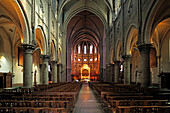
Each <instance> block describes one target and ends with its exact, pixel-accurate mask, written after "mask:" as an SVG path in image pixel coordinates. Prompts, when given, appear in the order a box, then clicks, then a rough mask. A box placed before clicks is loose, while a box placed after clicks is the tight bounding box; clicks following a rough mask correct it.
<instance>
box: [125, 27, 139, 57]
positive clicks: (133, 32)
mask: <svg viewBox="0 0 170 113" xmlns="http://www.w3.org/2000/svg"><path fill="white" fill-rule="evenodd" d="M137 34H138V31H137V27H136V26H135V25H132V26H130V28H129V30H128V33H127V36H126V39H125V49H126V50H125V51H126V55H130V54H131V51H132V48H133V45H134V44H135V43H136V42H137V38H138V37H137Z"/></svg>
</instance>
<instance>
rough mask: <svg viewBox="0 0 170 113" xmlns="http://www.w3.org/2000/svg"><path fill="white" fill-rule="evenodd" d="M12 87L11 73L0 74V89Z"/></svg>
mask: <svg viewBox="0 0 170 113" xmlns="http://www.w3.org/2000/svg"><path fill="white" fill-rule="evenodd" d="M10 87H12V73H0V88H10Z"/></svg>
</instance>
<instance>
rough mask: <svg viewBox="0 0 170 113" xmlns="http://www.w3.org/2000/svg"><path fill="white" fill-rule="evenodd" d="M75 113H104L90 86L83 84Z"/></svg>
mask: <svg viewBox="0 0 170 113" xmlns="http://www.w3.org/2000/svg"><path fill="white" fill-rule="evenodd" d="M73 113H103V112H102V110H101V109H100V104H99V103H98V102H97V100H96V98H95V96H94V94H93V92H92V90H91V89H90V87H89V86H88V84H85V83H84V84H83V85H82V88H81V90H80V93H79V97H78V100H77V102H76V104H75V108H74V112H73Z"/></svg>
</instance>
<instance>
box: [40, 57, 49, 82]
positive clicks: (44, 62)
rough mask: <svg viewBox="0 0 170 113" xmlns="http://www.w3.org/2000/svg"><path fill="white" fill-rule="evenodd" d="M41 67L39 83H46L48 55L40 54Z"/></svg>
mask: <svg viewBox="0 0 170 113" xmlns="http://www.w3.org/2000/svg"><path fill="white" fill-rule="evenodd" d="M41 58H42V67H41V78H40V83H41V84H48V61H49V59H50V57H49V56H48V55H41Z"/></svg>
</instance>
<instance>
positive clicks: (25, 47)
mask: <svg viewBox="0 0 170 113" xmlns="http://www.w3.org/2000/svg"><path fill="white" fill-rule="evenodd" d="M21 47H22V48H23V49H24V50H27V49H29V50H34V49H35V45H32V44H22V45H21Z"/></svg>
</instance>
